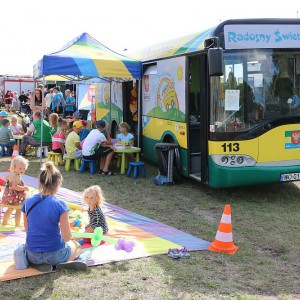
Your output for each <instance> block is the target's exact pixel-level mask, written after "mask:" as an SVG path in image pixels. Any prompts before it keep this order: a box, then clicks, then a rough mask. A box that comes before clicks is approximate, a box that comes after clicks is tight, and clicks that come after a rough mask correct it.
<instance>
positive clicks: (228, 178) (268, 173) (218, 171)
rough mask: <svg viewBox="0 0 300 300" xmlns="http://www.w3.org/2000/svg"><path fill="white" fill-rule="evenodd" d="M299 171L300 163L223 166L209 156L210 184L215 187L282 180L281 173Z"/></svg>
mask: <svg viewBox="0 0 300 300" xmlns="http://www.w3.org/2000/svg"><path fill="white" fill-rule="evenodd" d="M299 172H300V166H299V165H298V166H288V167H255V166H254V167H241V168H230V167H222V166H219V165H217V164H216V163H215V162H214V161H213V160H212V159H211V157H209V186H211V187H214V188H226V187H236V186H246V185H254V184H266V183H275V182H281V180H280V178H281V174H286V173H299Z"/></svg>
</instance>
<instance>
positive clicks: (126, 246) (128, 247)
mask: <svg viewBox="0 0 300 300" xmlns="http://www.w3.org/2000/svg"><path fill="white" fill-rule="evenodd" d="M134 246H135V243H134V242H126V241H125V240H122V239H119V240H118V244H117V245H115V249H116V250H124V251H125V252H132V250H133V247H134Z"/></svg>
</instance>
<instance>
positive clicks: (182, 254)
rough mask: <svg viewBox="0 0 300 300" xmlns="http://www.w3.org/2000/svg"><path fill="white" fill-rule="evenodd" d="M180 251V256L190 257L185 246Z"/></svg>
mask: <svg viewBox="0 0 300 300" xmlns="http://www.w3.org/2000/svg"><path fill="white" fill-rule="evenodd" d="M179 253H180V255H181V256H180V258H190V257H191V256H190V254H189V253H188V252H187V249H186V248H185V247H183V248H182V249H180V250H179Z"/></svg>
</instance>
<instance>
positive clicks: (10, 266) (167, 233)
mask: <svg viewBox="0 0 300 300" xmlns="http://www.w3.org/2000/svg"><path fill="white" fill-rule="evenodd" d="M6 175H7V173H6V172H2V173H1V172H0V179H3V178H4V177H5V176H6ZM23 179H24V181H25V184H26V185H28V186H30V187H31V188H32V192H36V189H37V186H38V181H37V179H36V178H33V177H30V176H27V175H24V176H23ZM2 192H3V187H2V189H1V192H0V197H1V195H2V194H1V193H2ZM57 197H58V198H60V199H63V200H65V201H67V202H71V204H69V206H70V207H71V212H70V214H71V215H73V217H74V218H76V216H78V215H80V217H79V218H80V220H81V221H82V222H83V223H84V222H86V220H85V217H86V215H87V213H86V212H84V211H82V210H81V209H78V208H81V198H82V195H81V194H80V193H78V192H74V191H71V190H68V189H65V188H61V189H60V190H59V192H58V194H57ZM3 209H4V210H5V208H2V209H1V213H2V215H1V220H2V218H3ZM103 209H104V213H105V216H106V218H107V221H108V224H109V233H108V234H107V236H109V237H112V238H116V239H124V240H126V241H133V242H135V247H134V248H133V251H132V252H125V251H122V250H121V251H117V250H115V248H114V245H112V244H108V243H102V244H101V245H100V246H98V247H92V245H91V244H90V243H85V244H83V248H84V249H83V253H82V254H81V257H80V258H81V259H82V260H84V261H85V262H86V264H87V265H88V266H95V265H101V264H105V263H109V262H115V261H121V260H127V259H133V258H141V257H147V256H151V255H157V254H166V253H167V252H168V249H169V248H182V247H186V248H187V249H188V251H197V250H205V249H207V248H208V246H209V245H210V243H209V242H207V241H204V240H201V239H199V238H196V237H194V236H192V235H190V234H188V233H184V232H182V231H180V230H177V229H175V228H172V227H170V226H168V225H165V224H163V223H160V222H157V221H155V220H152V219H149V218H146V217H144V216H141V215H138V214H136V213H133V212H130V211H128V210H125V209H122V208H120V207H117V206H115V205H112V204H109V203H105V204H104V208H103ZM13 221H14V220H13V219H11V220H10V224H11V225H10V224H9V225H6V226H3V225H0V281H6V280H12V279H17V278H23V277H29V276H34V275H38V274H41V272H39V271H37V270H35V269H33V268H28V269H26V270H19V271H17V270H15V267H14V261H13V252H14V249H15V248H16V247H17V246H18V245H19V244H21V243H25V236H26V233H25V232H24V230H23V229H22V228H19V229H16V228H15V227H14V226H13V225H12V224H13Z"/></svg>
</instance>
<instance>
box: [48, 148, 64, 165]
mask: <svg viewBox="0 0 300 300" xmlns="http://www.w3.org/2000/svg"><path fill="white" fill-rule="evenodd" d="M48 160H52V161H53V162H54V164H55V165H56V166H59V165H61V164H62V163H63V159H62V155H61V153H56V152H52V151H51V152H48Z"/></svg>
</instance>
